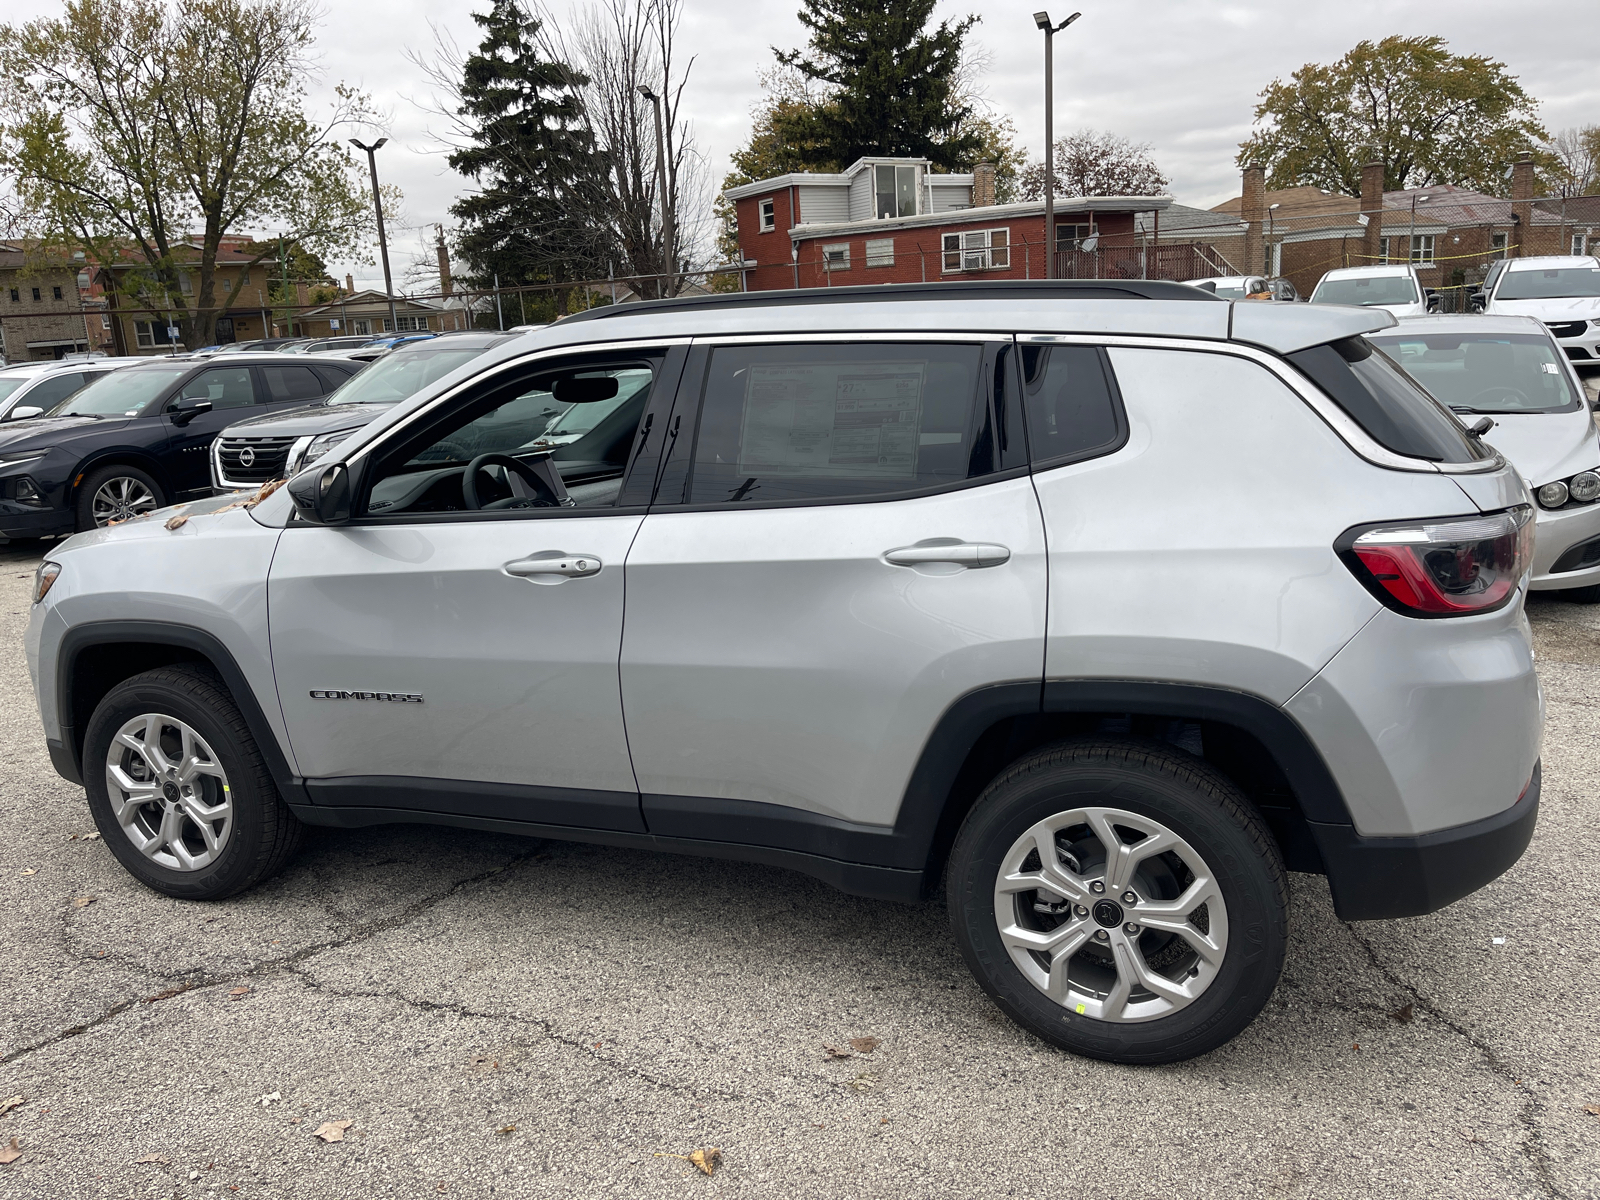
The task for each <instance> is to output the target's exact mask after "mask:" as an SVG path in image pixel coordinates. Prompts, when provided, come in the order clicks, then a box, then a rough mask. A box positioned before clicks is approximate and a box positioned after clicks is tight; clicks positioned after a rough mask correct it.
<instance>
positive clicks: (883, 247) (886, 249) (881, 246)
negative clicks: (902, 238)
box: [867, 238, 894, 267]
mask: <svg viewBox="0 0 1600 1200" xmlns="http://www.w3.org/2000/svg"><path fill="white" fill-rule="evenodd" d="M867 266H869V267H892V266H894V239H893V238H868V239H867Z"/></svg>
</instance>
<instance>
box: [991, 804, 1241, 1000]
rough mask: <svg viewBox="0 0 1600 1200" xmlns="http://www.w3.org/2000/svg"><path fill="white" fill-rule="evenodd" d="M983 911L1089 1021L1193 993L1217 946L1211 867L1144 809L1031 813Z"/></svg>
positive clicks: (1033, 976)
mask: <svg viewBox="0 0 1600 1200" xmlns="http://www.w3.org/2000/svg"><path fill="white" fill-rule="evenodd" d="M994 915H995V922H996V924H997V925H998V926H999V930H1000V940H1001V941H1002V943H1004V945H1005V948H1006V952H1007V953H1008V954H1009V955H1010V957H1011V961H1012V963H1014V964H1015V965H1016V967H1017V969H1018V970H1019V971H1020V972H1021V973H1022V975H1023V977H1024V978H1026V979H1027V980H1028V982H1029V983H1031V984H1032V985H1033V986H1034V987H1035V988H1037V989H1038V990H1039V991H1041V992H1043V993H1044V994H1045V995H1046V996H1048V997H1049V998H1050V999H1051V1000H1053V1001H1055V1002H1056V1003H1057V1004H1059V1005H1061V1006H1062V1007H1064V1008H1066V1009H1068V1010H1069V1011H1071V1012H1073V1013H1076V1014H1078V1015H1079V1016H1087V1017H1092V1018H1095V1019H1098V1020H1101V1021H1112V1022H1136V1021H1150V1020H1155V1019H1157V1018H1159V1017H1165V1016H1169V1015H1171V1014H1172V1013H1174V1012H1177V1011H1178V1010H1179V1009H1182V1008H1186V1007H1188V1006H1189V1005H1190V1004H1192V1003H1194V1001H1196V1000H1198V999H1199V998H1200V996H1201V995H1202V994H1203V993H1204V992H1205V990H1206V989H1207V988H1208V987H1210V986H1211V984H1212V983H1213V982H1214V981H1215V980H1216V978H1217V972H1218V971H1219V970H1220V969H1221V967H1222V962H1223V958H1224V957H1225V956H1226V954H1227V950H1228V910H1227V906H1226V904H1225V903H1224V902H1223V898H1222V891H1221V889H1220V887H1219V886H1218V883H1217V877H1216V874H1215V873H1214V872H1213V871H1212V870H1211V868H1210V867H1209V866H1207V865H1206V862H1205V860H1204V859H1202V858H1201V857H1200V855H1199V854H1198V853H1197V852H1196V851H1195V850H1194V848H1193V847H1191V846H1190V845H1189V844H1188V843H1187V842H1185V841H1184V840H1183V839H1182V838H1180V837H1179V836H1178V835H1177V834H1176V833H1174V832H1173V831H1172V830H1170V829H1168V828H1166V827H1165V826H1164V825H1162V824H1160V823H1159V822H1157V821H1153V820H1151V819H1150V818H1149V817H1145V816H1141V815H1140V814H1138V813H1132V812H1126V811H1123V810H1121V809H1115V808H1078V809H1071V810H1069V811H1066V812H1060V813H1056V814H1055V815H1054V816H1051V817H1047V818H1045V819H1044V820H1043V821H1040V822H1038V823H1037V824H1036V825H1034V826H1033V827H1032V828H1030V829H1029V830H1028V831H1027V832H1025V833H1024V834H1023V835H1022V836H1021V837H1019V838H1018V839H1017V840H1016V841H1015V842H1014V843H1012V846H1011V849H1010V850H1008V851H1007V852H1006V854H1005V856H1004V858H1003V859H1002V860H1001V863H1000V870H999V873H998V874H997V876H996V878H995V889H994Z"/></svg>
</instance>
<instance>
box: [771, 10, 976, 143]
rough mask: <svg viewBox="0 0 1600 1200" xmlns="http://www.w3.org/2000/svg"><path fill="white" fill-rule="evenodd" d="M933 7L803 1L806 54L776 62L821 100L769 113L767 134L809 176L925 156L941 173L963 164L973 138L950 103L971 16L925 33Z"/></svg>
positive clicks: (968, 112) (788, 54) (964, 115)
mask: <svg viewBox="0 0 1600 1200" xmlns="http://www.w3.org/2000/svg"><path fill="white" fill-rule="evenodd" d="M934 4H935V0H802V8H801V9H800V14H799V16H800V23H801V24H802V25H804V26H805V27H806V28H807V29H809V30H810V31H811V43H810V46H809V47H808V48H807V49H806V50H789V51H782V50H777V49H776V48H774V53H775V54H777V56H778V61H779V62H780V63H782V64H783V65H784V66H786V67H791V68H793V69H794V70H796V71H798V72H800V74H801V75H802V76H804V77H805V78H806V79H807V80H809V81H811V82H813V83H816V84H818V85H819V90H820V91H822V92H823V93H824V94H825V95H824V99H825V102H824V103H821V104H818V105H813V106H803V107H798V108H795V109H793V110H789V111H783V110H779V111H775V112H774V113H773V127H774V130H775V132H777V133H778V134H779V135H780V136H781V137H782V138H783V140H784V141H785V142H787V143H789V144H790V145H792V146H793V147H795V148H796V149H797V150H798V152H799V153H801V154H803V155H804V156H805V162H804V165H805V166H806V167H809V168H812V169H822V170H826V169H836V168H837V167H841V166H848V165H849V164H850V163H852V162H854V161H855V160H856V159H858V158H860V157H861V156H862V155H894V156H904V157H907V158H926V159H928V160H930V161H931V162H932V163H933V165H934V167H935V168H937V169H941V170H946V171H951V170H959V169H961V168H963V167H967V166H970V165H971V164H972V162H973V161H974V158H975V155H976V154H977V153H978V150H979V147H980V138H979V137H978V135H977V134H976V133H975V132H973V131H972V130H971V129H970V128H968V120H969V118H970V117H971V116H972V115H973V114H972V109H971V106H970V105H967V104H964V103H962V102H961V100H960V98H959V95H958V80H957V72H958V69H959V68H960V65H961V48H962V42H963V41H964V39H965V38H966V36H967V32H968V31H969V30H970V29H971V28H972V26H973V25H974V24H976V23H977V20H978V18H977V17H975V16H968V17H964V18H962V19H961V20H959V21H954V22H951V21H941V22H940V23H939V25H938V27H937V28H936V29H932V30H930V29H929V28H928V22H929V21H930V20H931V18H932V16H933V7H934Z"/></svg>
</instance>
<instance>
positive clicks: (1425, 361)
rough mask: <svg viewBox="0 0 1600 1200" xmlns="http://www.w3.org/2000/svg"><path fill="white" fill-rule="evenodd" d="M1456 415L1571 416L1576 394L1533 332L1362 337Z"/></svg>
mask: <svg viewBox="0 0 1600 1200" xmlns="http://www.w3.org/2000/svg"><path fill="white" fill-rule="evenodd" d="M1367 340H1368V341H1370V342H1371V343H1372V344H1373V345H1374V346H1377V347H1378V348H1379V349H1380V350H1382V351H1383V352H1384V353H1385V354H1387V355H1389V357H1390V358H1392V359H1394V360H1395V361H1396V362H1398V363H1399V364H1400V366H1401V367H1402V368H1404V370H1405V372H1406V374H1407V375H1409V376H1411V378H1413V379H1415V380H1416V381H1417V382H1418V383H1420V384H1421V385H1422V386H1423V387H1424V388H1426V389H1427V390H1428V391H1429V392H1430V393H1432V395H1433V397H1434V399H1436V400H1442V401H1443V402H1444V403H1446V404H1448V405H1449V406H1450V407H1451V408H1453V409H1455V410H1456V411H1457V412H1473V413H1517V412H1572V411H1573V410H1575V409H1576V408H1577V407H1578V396H1577V393H1576V392H1575V391H1574V390H1573V387H1572V384H1571V382H1570V381H1569V380H1568V379H1567V372H1566V369H1565V368H1564V367H1563V366H1562V365H1561V359H1560V358H1559V357H1558V355H1557V354H1556V349H1555V347H1554V346H1552V345H1551V344H1550V339H1549V338H1547V337H1545V336H1543V335H1542V334H1537V333H1428V334H1422V333H1401V334H1386V335H1384V336H1381V337H1373V336H1371V335H1368V338H1367Z"/></svg>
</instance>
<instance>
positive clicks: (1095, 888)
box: [1089, 879, 1106, 892]
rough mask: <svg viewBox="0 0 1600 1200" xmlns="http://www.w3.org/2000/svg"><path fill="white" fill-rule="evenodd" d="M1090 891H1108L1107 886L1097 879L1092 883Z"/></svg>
mask: <svg viewBox="0 0 1600 1200" xmlns="http://www.w3.org/2000/svg"><path fill="white" fill-rule="evenodd" d="M1089 890H1090V891H1091V892H1103V891H1105V890H1106V885H1105V884H1103V883H1101V882H1100V881H1099V880H1098V879H1096V880H1095V881H1094V882H1093V883H1091V884H1090V885H1089Z"/></svg>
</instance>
